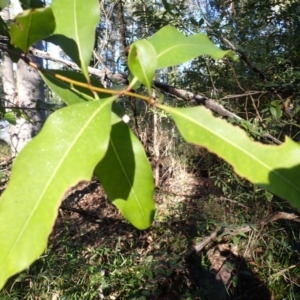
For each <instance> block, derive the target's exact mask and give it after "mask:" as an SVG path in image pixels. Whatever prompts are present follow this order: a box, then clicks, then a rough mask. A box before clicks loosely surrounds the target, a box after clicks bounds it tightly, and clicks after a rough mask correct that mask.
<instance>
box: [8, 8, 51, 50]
mask: <svg viewBox="0 0 300 300" xmlns="http://www.w3.org/2000/svg"><path fill="white" fill-rule="evenodd" d="M45 20H47V22H45ZM54 29H55V20H54V16H53V13H52V9H51V8H50V7H47V8H38V9H34V10H25V11H24V12H23V13H21V14H19V15H18V16H17V17H16V18H15V20H14V22H13V23H12V24H11V25H10V36H11V44H12V45H13V46H15V47H18V48H20V49H21V50H23V51H24V52H27V51H28V49H29V47H30V46H32V45H33V44H34V43H36V42H37V41H39V40H41V39H43V38H46V37H48V36H49V35H50V34H52V33H53V31H54Z"/></svg>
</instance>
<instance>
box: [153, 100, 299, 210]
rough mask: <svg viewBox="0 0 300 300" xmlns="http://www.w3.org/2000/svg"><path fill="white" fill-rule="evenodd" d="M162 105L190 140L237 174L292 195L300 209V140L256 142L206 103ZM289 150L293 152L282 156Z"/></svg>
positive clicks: (286, 195)
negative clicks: (182, 106) (222, 118)
mask: <svg viewBox="0 0 300 300" xmlns="http://www.w3.org/2000/svg"><path fill="white" fill-rule="evenodd" d="M158 107H160V108H161V109H164V110H166V111H167V112H169V113H170V114H171V116H172V117H173V118H174V120H175V122H176V125H177V126H178V128H179V130H180V132H181V134H182V135H183V137H184V138H185V140H186V141H188V142H190V143H194V144H198V145H201V146H204V147H206V148H207V149H208V150H209V151H212V152H214V153H216V154H218V155H219V156H220V157H222V158H223V159H225V160H226V161H227V162H228V163H229V164H231V165H232V166H233V167H234V170H235V172H236V173H237V174H239V175H241V176H243V177H246V178H247V179H248V180H250V181H251V182H253V183H254V184H257V185H259V186H261V187H263V188H265V189H267V190H269V191H271V192H273V193H275V194H277V195H279V196H281V197H283V198H286V199H288V200H289V201H290V203H291V204H292V205H293V206H294V207H295V208H297V209H298V210H300V202H299V198H298V197H299V193H300V182H299V178H300V167H299V166H300V161H299V157H300V147H299V145H298V144H297V143H295V142H293V141H292V140H291V139H288V138H287V140H286V142H285V143H284V144H283V145H281V146H279V147H278V146H273V147H272V146H267V145H262V144H259V143H257V142H253V141H251V140H250V139H249V137H247V135H246V134H245V133H244V132H243V131H242V130H241V129H240V128H237V127H233V126H232V125H230V124H229V123H227V122H226V121H224V120H221V119H217V118H214V117H213V116H212V114H211V112H210V111H208V110H207V109H206V108H203V107H191V108H171V107H167V106H163V105H158ZM286 153H291V155H290V156H288V157H286V159H285V160H282V159H281V158H282V157H283V155H285V154H286Z"/></svg>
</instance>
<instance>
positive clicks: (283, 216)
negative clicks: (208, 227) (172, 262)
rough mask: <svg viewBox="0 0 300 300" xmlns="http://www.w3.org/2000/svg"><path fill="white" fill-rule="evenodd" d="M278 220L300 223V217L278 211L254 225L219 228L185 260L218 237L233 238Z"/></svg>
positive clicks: (196, 246)
mask: <svg viewBox="0 0 300 300" xmlns="http://www.w3.org/2000/svg"><path fill="white" fill-rule="evenodd" d="M278 220H289V221H294V222H299V223H300V216H297V215H296V214H293V213H286V212H283V211H279V212H276V213H273V214H271V215H269V216H267V217H265V218H263V219H261V220H259V221H257V222H256V224H249V225H245V226H240V227H235V228H234V229H232V228H231V227H230V226H228V227H221V229H219V230H217V231H214V232H213V233H211V234H210V235H209V236H207V237H205V238H204V239H203V241H202V242H200V243H198V244H196V245H195V246H194V247H193V248H192V249H191V250H190V251H189V252H188V254H187V255H186V259H188V258H189V257H190V256H191V255H192V254H194V253H198V252H200V251H201V250H203V249H204V247H206V246H207V245H208V244H209V243H211V242H213V241H215V240H216V239H217V238H218V237H221V236H222V237H223V236H228V235H229V236H235V235H237V234H240V233H247V232H250V231H252V230H257V229H259V228H261V227H263V226H266V225H267V224H269V223H271V222H275V221H278Z"/></svg>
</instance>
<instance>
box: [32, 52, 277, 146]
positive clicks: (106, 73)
mask: <svg viewBox="0 0 300 300" xmlns="http://www.w3.org/2000/svg"><path fill="white" fill-rule="evenodd" d="M30 51H31V53H32V54H33V55H35V56H37V57H40V58H43V59H48V60H51V61H54V62H59V63H62V64H64V65H66V66H68V67H69V68H72V69H74V70H77V71H80V68H79V67H78V66H77V65H76V64H75V63H73V62H70V61H67V60H64V59H62V58H58V57H55V56H53V55H51V54H50V53H48V52H44V51H41V50H38V49H35V48H31V50H30ZM103 68H104V70H99V69H96V68H92V67H88V72H89V73H90V74H91V75H95V76H97V77H99V78H101V79H102V80H103V78H107V79H109V80H110V81H112V82H114V83H117V84H128V79H127V77H126V75H125V74H120V73H117V74H113V73H112V72H111V71H110V70H109V69H108V68H106V67H105V66H104V67H103ZM153 84H154V86H155V87H156V88H158V89H160V90H161V91H162V92H165V93H168V94H170V95H173V96H176V97H177V98H180V99H181V100H183V101H188V102H191V103H195V104H197V105H203V106H205V107H206V108H208V109H210V110H211V111H213V112H215V113H217V114H219V115H221V116H223V117H226V118H230V119H235V120H236V121H238V122H240V123H241V122H245V120H244V119H242V118H241V117H239V116H237V115H236V114H234V113H232V112H230V111H229V110H227V109H226V108H224V107H223V106H222V105H221V104H218V103H217V102H216V101H215V100H213V99H210V98H207V97H206V96H204V95H201V94H194V93H191V92H189V91H186V90H183V89H179V88H177V87H174V86H170V85H168V84H166V83H162V82H159V81H153ZM249 93H250V94H251V92H249ZM255 93H257V91H255ZM232 96H233V95H230V97H232ZM238 97H240V95H238ZM263 137H265V138H268V139H270V140H272V141H273V142H274V143H275V144H278V145H280V144H281V143H282V142H281V141H280V140H278V139H276V138H275V137H273V136H272V135H270V134H269V133H268V132H266V133H265V134H264V135H263Z"/></svg>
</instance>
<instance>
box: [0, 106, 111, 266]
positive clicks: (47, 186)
mask: <svg viewBox="0 0 300 300" xmlns="http://www.w3.org/2000/svg"><path fill="white" fill-rule="evenodd" d="M109 103H111V101H106V102H104V103H102V104H101V105H100V106H99V108H98V109H96V110H95V112H94V113H93V114H92V115H91V117H90V118H89V119H88V120H87V122H86V124H85V125H84V126H83V127H82V128H81V130H80V131H79V132H78V134H77V135H76V136H75V138H74V140H73V142H72V143H71V144H70V146H69V147H68V148H67V149H66V151H65V154H64V155H63V156H62V158H61V159H60V161H59V163H58V164H57V167H56V168H55V169H54V171H53V174H52V176H50V178H49V180H48V183H46V185H45V188H44V190H43V191H42V193H41V196H40V198H39V199H38V201H37V202H36V205H35V206H34V208H33V210H32V212H31V214H30V215H29V218H28V219H27V221H26V222H25V224H24V226H23V229H22V230H21V231H20V233H19V235H18V237H17V239H16V240H15V243H14V244H13V246H12V247H11V250H10V251H9V253H8V255H7V258H6V260H5V261H4V263H3V266H5V265H6V264H7V261H8V259H9V257H10V255H11V254H12V253H13V251H14V249H15V248H16V246H17V244H18V243H19V241H20V240H21V237H22V235H23V233H24V232H25V230H26V229H27V227H28V224H29V223H30V221H31V219H32V217H33V215H34V213H35V212H36V210H37V209H38V207H39V205H40V203H41V201H42V199H43V197H44V195H45V193H46V191H47V190H48V188H49V186H50V185H51V183H52V181H53V178H54V177H55V175H56V174H57V172H58V170H59V168H60V167H61V165H62V164H63V161H64V160H65V158H66V156H67V155H68V154H69V152H70V151H71V150H72V147H73V145H74V144H75V143H76V142H77V141H78V139H79V137H80V136H81V134H82V132H83V131H84V130H85V129H86V127H87V126H88V125H89V124H90V123H91V121H92V120H93V119H94V117H95V116H96V115H97V114H98V112H99V111H101V109H102V108H103V107H104V106H105V105H108V104H109Z"/></svg>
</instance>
